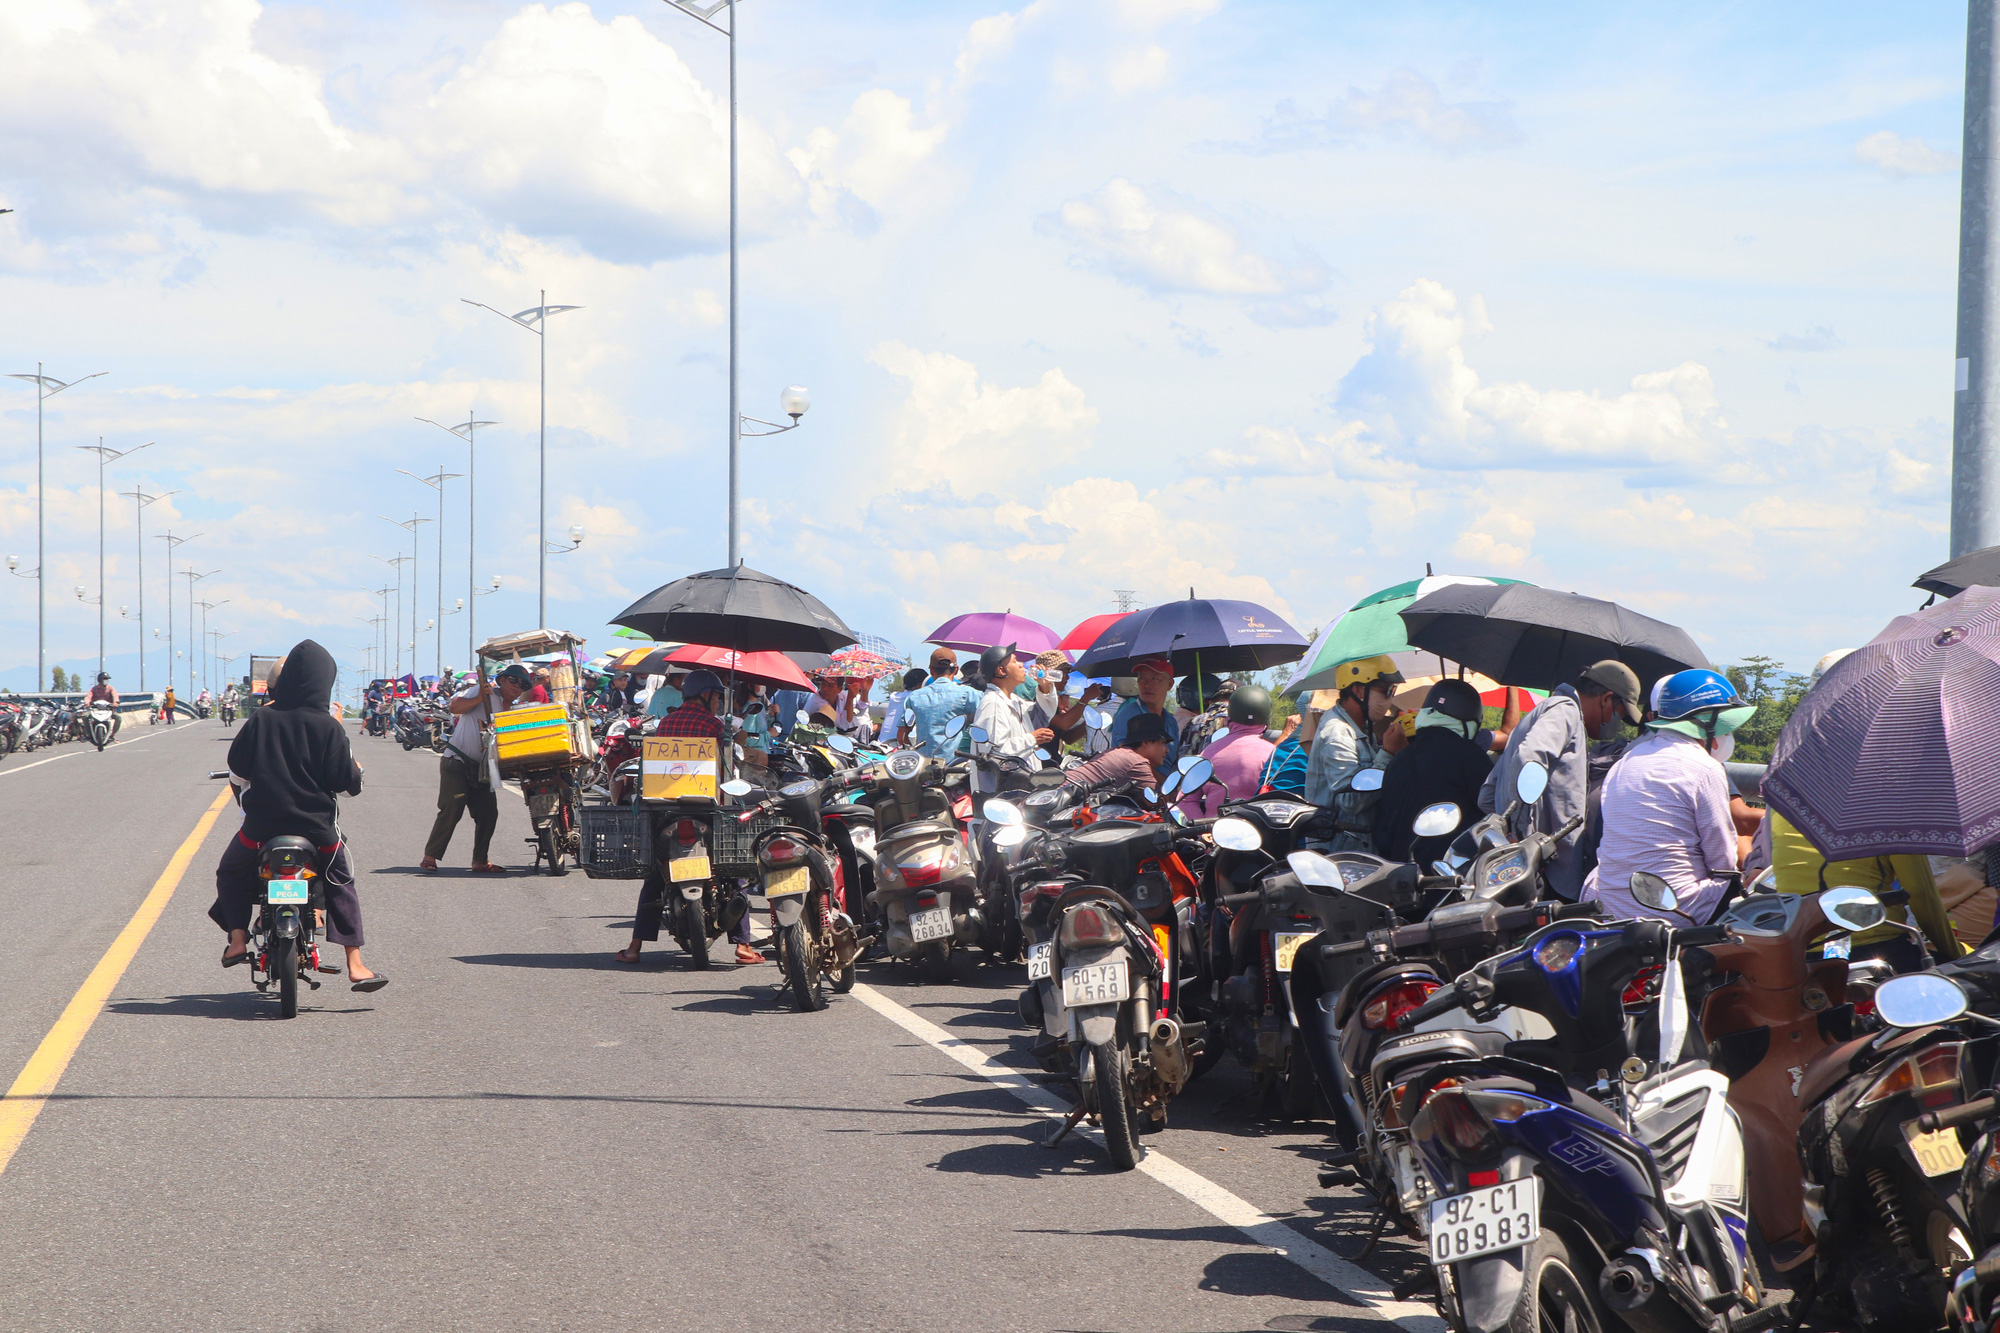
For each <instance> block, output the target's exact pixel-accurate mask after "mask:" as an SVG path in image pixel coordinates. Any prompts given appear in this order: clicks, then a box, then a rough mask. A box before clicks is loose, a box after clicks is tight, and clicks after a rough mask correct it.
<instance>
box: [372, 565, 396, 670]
mask: <svg viewBox="0 0 2000 1333" xmlns="http://www.w3.org/2000/svg"><path fill="white" fill-rule="evenodd" d="M376 558H377V559H380V558H381V557H379V556H377V557H376ZM394 591H395V589H394V588H391V587H389V586H388V585H387V584H384V585H383V586H381V587H379V588H377V589H376V590H375V593H374V595H375V596H377V597H380V598H381V599H382V619H381V621H380V622H378V623H379V624H381V625H386V624H388V623H389V594H390V593H392V592H394ZM375 646H376V653H375V665H376V666H378V667H380V668H381V671H380V672H379V673H378V674H380V675H383V676H386V675H388V674H389V633H388V631H387V630H384V629H379V628H378V629H377V630H376V631H375Z"/></svg>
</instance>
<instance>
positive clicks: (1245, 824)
mask: <svg viewBox="0 0 2000 1333" xmlns="http://www.w3.org/2000/svg"><path fill="white" fill-rule="evenodd" d="M1209 836H1211V837H1213V838H1214V839H1215V845H1216V846H1217V847H1224V848H1227V849H1228V850H1230V851H1232V852H1254V851H1256V850H1257V849H1258V848H1259V847H1262V846H1263V845H1264V835H1263V834H1261V833H1259V832H1258V831H1257V826H1256V825H1255V824H1253V823H1251V822H1250V821H1249V820H1247V819H1239V818H1237V817H1236V816H1235V815H1229V816H1227V817H1226V818H1223V819H1218V820H1216V821H1215V827H1214V828H1213V829H1211V830H1209Z"/></svg>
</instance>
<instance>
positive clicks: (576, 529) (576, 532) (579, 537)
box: [569, 523, 583, 546]
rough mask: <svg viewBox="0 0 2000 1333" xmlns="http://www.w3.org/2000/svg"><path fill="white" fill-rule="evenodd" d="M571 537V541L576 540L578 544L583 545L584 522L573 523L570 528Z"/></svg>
mask: <svg viewBox="0 0 2000 1333" xmlns="http://www.w3.org/2000/svg"><path fill="white" fill-rule="evenodd" d="M569 539H570V540H571V541H573V542H575V543H576V544H577V545H578V546H581V545H583V525H582V524H580V523H579V524H575V525H572V526H571V528H570V530H569Z"/></svg>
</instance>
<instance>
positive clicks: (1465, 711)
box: [1424, 680, 1486, 722]
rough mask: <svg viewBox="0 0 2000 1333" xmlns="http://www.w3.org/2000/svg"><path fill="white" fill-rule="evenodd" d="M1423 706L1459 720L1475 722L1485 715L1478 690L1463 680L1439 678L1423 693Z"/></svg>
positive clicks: (1484, 707)
mask: <svg viewBox="0 0 2000 1333" xmlns="http://www.w3.org/2000/svg"><path fill="white" fill-rule="evenodd" d="M1424 707H1425V708H1429V709H1434V710H1435V711H1437V712H1440V713H1443V714H1444V715H1445V716H1446V717H1448V718H1452V719H1454V720H1456V721H1459V722H1477V721H1479V720H1480V719H1481V718H1483V717H1484V716H1485V715H1486V712H1485V709H1486V706H1485V705H1484V704H1482V703H1481V702H1480V701H1479V691H1478V690H1477V689H1476V688H1474V686H1473V684H1472V682H1470V681H1465V680H1441V681H1439V682H1438V683H1437V684H1435V685H1433V686H1431V688H1430V692H1429V693H1428V694H1426V695H1424Z"/></svg>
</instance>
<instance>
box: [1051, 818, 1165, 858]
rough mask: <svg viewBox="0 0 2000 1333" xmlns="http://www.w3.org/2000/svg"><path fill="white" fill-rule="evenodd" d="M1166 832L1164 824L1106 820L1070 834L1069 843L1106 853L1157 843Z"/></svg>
mask: <svg viewBox="0 0 2000 1333" xmlns="http://www.w3.org/2000/svg"><path fill="white" fill-rule="evenodd" d="M1163 831H1168V830H1167V825H1165V824H1140V823H1133V822H1131V821H1129V820H1107V821H1105V822H1103V823H1099V824H1090V825H1086V826H1085V827H1083V828H1080V829H1078V830H1077V831H1076V832H1074V833H1072V834H1070V835H1069V836H1070V843H1071V845H1073V846H1077V847H1088V848H1090V849H1091V850H1092V851H1106V850H1109V849H1111V848H1113V847H1117V848H1121V849H1123V848H1130V847H1134V846H1136V845H1138V844H1148V845H1150V844H1151V843H1153V842H1155V841H1157V840H1158V839H1159V836H1160V834H1161V833H1162V832H1163Z"/></svg>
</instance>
